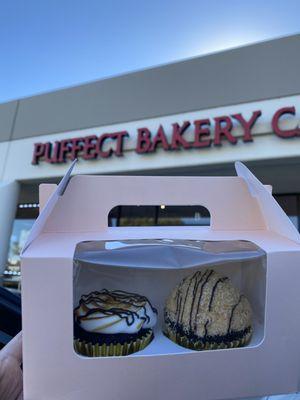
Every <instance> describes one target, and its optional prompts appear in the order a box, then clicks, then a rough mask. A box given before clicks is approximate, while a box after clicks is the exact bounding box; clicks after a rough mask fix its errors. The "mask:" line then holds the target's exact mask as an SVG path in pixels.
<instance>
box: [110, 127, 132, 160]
mask: <svg viewBox="0 0 300 400" xmlns="http://www.w3.org/2000/svg"><path fill="white" fill-rule="evenodd" d="M128 136H129V133H128V132H126V131H122V132H116V133H113V134H112V137H113V138H114V139H116V140H117V145H116V150H115V154H116V156H117V157H122V156H123V144H124V138H125V137H128Z"/></svg>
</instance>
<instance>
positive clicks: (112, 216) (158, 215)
mask: <svg viewBox="0 0 300 400" xmlns="http://www.w3.org/2000/svg"><path fill="white" fill-rule="evenodd" d="M108 225H109V226H156V225H159V226H162V225H169V226H170V225H171V226H175V225H176V226H180V225H189V226H191V225H198V226H200V225H202V226H203V225H210V214H209V211H208V210H207V209H206V208H205V207H202V206H166V205H160V206H118V207H115V208H113V209H112V210H111V211H110V213H109V216H108Z"/></svg>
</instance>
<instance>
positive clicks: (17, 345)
mask: <svg viewBox="0 0 300 400" xmlns="http://www.w3.org/2000/svg"><path fill="white" fill-rule="evenodd" d="M6 357H13V358H15V359H16V360H17V361H18V363H19V365H21V363H22V331H21V332H19V333H18V334H17V336H15V337H14V338H13V339H12V340H11V341H10V342H9V343H7V345H6V346H5V347H3V349H2V350H1V351H0V362H1V360H2V359H4V358H6Z"/></svg>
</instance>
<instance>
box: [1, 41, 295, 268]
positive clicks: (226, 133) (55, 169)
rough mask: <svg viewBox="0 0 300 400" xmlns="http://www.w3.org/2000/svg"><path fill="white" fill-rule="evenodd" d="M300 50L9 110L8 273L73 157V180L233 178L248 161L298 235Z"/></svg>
mask: <svg viewBox="0 0 300 400" xmlns="http://www.w3.org/2000/svg"><path fill="white" fill-rule="evenodd" d="M299 51H300V35H295V36H289V37H285V38H281V39H276V40H272V41H268V42H263V43H258V44H254V45H250V46H245V47H241V48H237V49H233V50H228V51H223V52H219V53H215V54H211V55H206V56H202V57H197V58H193V59H189V60H185V61H181V62H177V63H172V64H168V65H164V66H160V67H156V68H151V69H147V70H143V71H138V72H133V73H130V74H126V75H122V76H117V77H113V78H109V79H104V80H100V81H97V82H92V83H88V84H85V85H81V86H77V87H73V88H70V89H63V90H59V91H55V92H52V93H47V94H42V95H38V96H33V97H30V98H25V99H21V100H16V101H11V102H9V103H5V104H1V105H0V193H1V196H0V210H1V213H0V236H1V243H0V270H1V271H4V270H5V269H6V268H7V258H9V265H10V267H12V268H11V270H13V267H14V265H15V266H16V267H18V253H19V250H20V247H21V246H22V243H24V241H25V240H26V235H27V232H28V230H29V229H30V227H31V225H32V222H33V220H34V218H35V217H36V215H37V210H38V184H39V183H41V182H58V181H59V179H60V178H61V177H62V176H63V174H64V173H65V171H66V168H67V165H68V164H69V163H70V161H71V160H73V159H75V158H78V160H79V161H78V163H77V166H76V173H80V174H81V173H83V174H119V175H122V174H133V175H232V174H234V168H233V167H234V161H236V160H240V161H243V162H245V163H246V164H247V166H248V167H250V168H251V169H252V171H253V172H254V173H255V174H256V176H257V177H258V178H259V179H260V180H261V181H262V182H263V183H265V184H270V185H272V187H273V193H274V194H275V195H276V197H277V199H278V201H279V203H280V204H281V205H282V206H283V208H284V209H285V210H286V212H287V213H288V215H289V216H290V217H291V219H292V221H293V222H294V223H295V225H296V226H297V227H298V228H299V221H298V218H299V215H300V211H299V210H300V206H299V205H300V179H299V173H300V79H299V71H300V56H299V54H300V52H299ZM178 190H180V188H178ZM120 206H122V205H120ZM162 206H163V208H162V209H164V208H165V205H162ZM178 206H184V205H178ZM199 206H201V205H199ZM157 207H160V206H159V205H157ZM160 210H161V209H160V208H154V209H153V210H150V211H149V209H148V210H147V212H150V214H151V213H152V214H151V216H150V217H149V218H152V217H153V220H154V221H155V223H157V222H158V221H160V217H161V215H160V214H159V213H160V212H161V211H160ZM182 210H183V211H182ZM199 210H200V209H199ZM199 210H195V209H193V210H190V211H188V212H187V213H186V214H185V212H186V211H184V209H181V211H180V209H179V210H177V211H178V212H179V213H180V212H183V216H185V217H186V218H185V219H184V221H185V222H184V223H194V222H195V221H194V222H193V221H192V220H193V218H191V217H193V215H194V217H195V218H196V219H197V216H199V213H200V214H201V210H200V211H199ZM173 211H174V210H173ZM173 211H172V210H170V214H169V215H170V216H171V215H172V212H173ZM175 211H176V210H175ZM121 212H124V210H123V211H122V210H121V209H120V208H119V209H118V210H113V211H112V220H114V221H117V223H119V222H120V218H121V217H122V216H121V214H120V213H121ZM127 212H129V214H130V210H127ZM145 212H146V211H145ZM150 214H149V215H150ZM204 217H205V218H206V217H207V216H206V215H204ZM123 218H124V215H123ZM195 218H194V220H195ZM165 222H166V220H165Z"/></svg>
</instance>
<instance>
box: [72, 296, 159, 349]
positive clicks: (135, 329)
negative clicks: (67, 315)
mask: <svg viewBox="0 0 300 400" xmlns="http://www.w3.org/2000/svg"><path fill="white" fill-rule="evenodd" d="M74 317H75V324H74V347H75V350H76V351H77V352H78V353H79V354H82V355H85V356H89V357H101V356H102V357H104V356H120V355H128V354H132V353H135V352H137V351H140V350H142V349H144V348H145V347H146V346H147V345H148V344H149V343H150V342H151V341H152V339H153V331H152V328H153V327H154V326H155V324H156V321H157V310H156V309H155V308H154V307H153V306H152V304H151V303H150V301H149V300H148V299H147V298H146V297H145V296H141V295H139V294H136V293H129V292H125V291H122V290H114V291H108V290H106V289H103V290H101V291H100V292H98V291H95V292H92V293H89V294H87V295H83V296H81V299H80V301H79V305H78V307H77V308H76V309H75V310H74Z"/></svg>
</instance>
